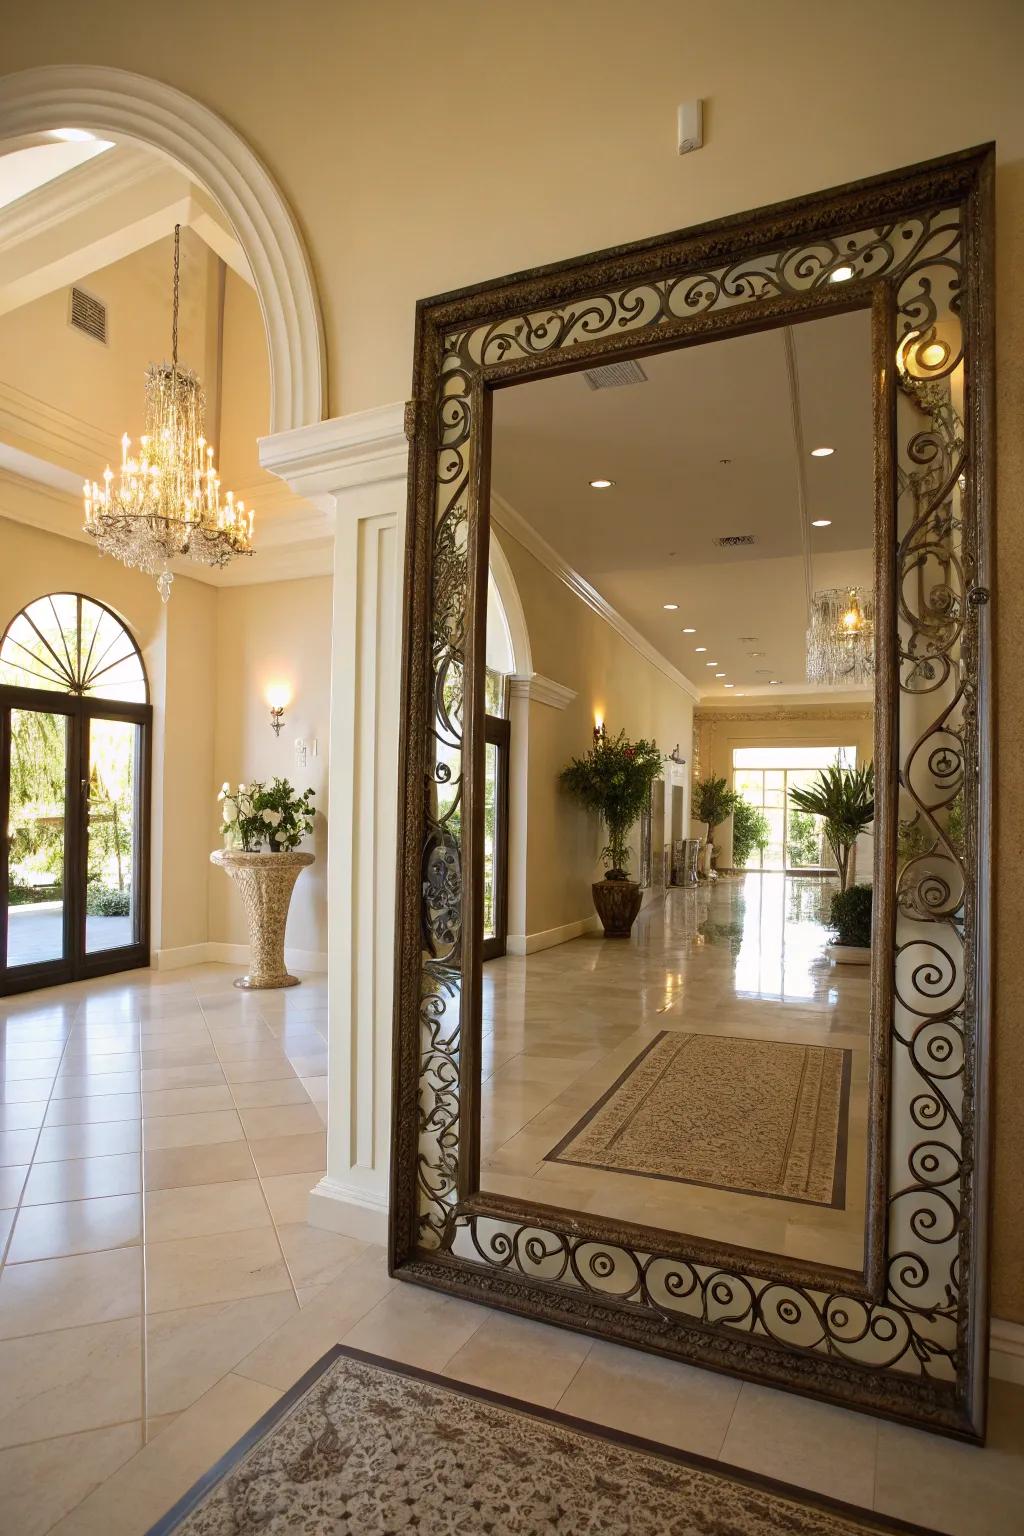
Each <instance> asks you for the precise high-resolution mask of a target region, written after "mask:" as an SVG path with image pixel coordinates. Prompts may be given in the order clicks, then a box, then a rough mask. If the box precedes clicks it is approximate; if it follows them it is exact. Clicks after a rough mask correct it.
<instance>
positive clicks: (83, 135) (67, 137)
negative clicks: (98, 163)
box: [50, 128, 96, 144]
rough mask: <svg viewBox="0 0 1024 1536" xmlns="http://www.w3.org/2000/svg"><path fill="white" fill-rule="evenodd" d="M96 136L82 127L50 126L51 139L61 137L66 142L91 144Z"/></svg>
mask: <svg viewBox="0 0 1024 1536" xmlns="http://www.w3.org/2000/svg"><path fill="white" fill-rule="evenodd" d="M95 137H96V135H95V134H94V133H88V132H87V131H86V129H84V128H51V129H50V138H51V139H63V140H64V142H65V143H66V144H91V143H92V141H93V139H94V138H95Z"/></svg>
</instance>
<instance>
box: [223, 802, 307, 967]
mask: <svg viewBox="0 0 1024 1536" xmlns="http://www.w3.org/2000/svg"><path fill="white" fill-rule="evenodd" d="M313 793H314V791H313V790H311V789H307V790H306V791H305V792H304V793H303V794H301V795H300V794H298V792H297V791H296V790H294V789H293V788H292V786H291V784H289V782H288V780H287V779H274V780H273V781H272V782H271V783H270V784H263V783H253V784H239V785H238V787H237V789H232V788H231V785H230V784H228V783H225V784H222V785H221V788H220V792H219V794H218V796H217V799H218V801H219V802H220V803H221V806H222V808H223V809H222V821H221V833H222V834H223V837H224V847H223V848H218V849H216V850H215V851H214V852H213V853H211V855H210V862H211V863H213V864H217V865H219V866H220V867H221V869H223V870H224V871H225V873H226V874H227V875H228V876H229V877H230V878H231V879H232V880H233V881H234V882H235V884H236V885H237V887H238V891H239V894H240V896H241V898H242V903H243V905H244V907H245V916H246V922H247V924H248V929H249V954H250V960H249V970H248V972H247V974H246V975H245V976H239V977H238V978H237V979H236V981H235V986H236V987H242V988H244V989H246V990H249V989H253V990H259V991H263V990H267V989H270V988H273V987H297V986H298V984H299V978H298V977H297V976H291V975H289V973H288V970H287V968H286V966H285V963H284V935H285V928H286V927H287V923H288V907H289V905H290V903H291V898H292V891H293V889H294V887H295V882H296V880H297V879H298V878H299V875H300V874H301V872H302V870H303V869H304V868H305V867H306V865H308V864H312V863H313V855H312V854H311V853H301V852H299V851H298V845H299V843H300V842H301V841H302V839H303V837H305V836H306V834H307V833H309V832H311V831H312V829H313V817H314V810H313V803H312V802H313ZM264 843H266V844H267V845H268V846H267V848H266V849H264V848H263V844H264Z"/></svg>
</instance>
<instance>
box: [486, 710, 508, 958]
mask: <svg viewBox="0 0 1024 1536" xmlns="http://www.w3.org/2000/svg"><path fill="white" fill-rule="evenodd" d="M510 736H511V725H510V723H509V721H508V720H505V719H503V718H502V717H501V715H485V716H484V741H485V743H486V744H487V746H494V747H497V749H498V788H497V804H496V805H495V808H494V938H493V939H484V940H483V957H484V959H485V960H498V959H500V957H501V956H502V955H503V954H504V953H505V951H506V949H507V947H508V755H509V753H508V749H509V739H510Z"/></svg>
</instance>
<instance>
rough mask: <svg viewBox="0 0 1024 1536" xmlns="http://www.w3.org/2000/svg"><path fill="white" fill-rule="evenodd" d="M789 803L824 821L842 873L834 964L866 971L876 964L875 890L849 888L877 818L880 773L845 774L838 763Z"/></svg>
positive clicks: (793, 793) (835, 906) (870, 768)
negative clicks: (864, 837) (859, 844)
mask: <svg viewBox="0 0 1024 1536" xmlns="http://www.w3.org/2000/svg"><path fill="white" fill-rule="evenodd" d="M789 803H790V805H791V806H794V807H795V808H796V809H797V810H798V811H806V812H809V813H810V814H811V815H813V816H820V817H821V820H822V824H823V828H824V832H825V841H826V842H827V843H828V845H829V847H830V848H831V850H832V854H833V857H834V858H835V861H836V868H837V869H838V870H839V890H838V891H837V892H836V893H835V895H834V896H833V897H832V910H831V923H832V927H833V928H834V929H835V931H836V937H835V939H834V940H833V941H832V944H831V946H830V949H831V954H832V958H833V960H838V961H841V962H844V963H845V964H848V965H867V964H868V963H869V962H870V959H871V901H872V891H871V887H870V885H851V884H850V861H851V859H852V856H853V849H854V844H855V843H856V841H857V838H858V837H859V836H860V834H861V833H862V832H863V831H865V830H866V829H867V828H868V827H869V826H870V825H871V823H872V821H873V820H874V816H875V769H874V764H873V763H867V764H866V765H865V766H864V767H863V768H844V767H843V766H842V765H841V764H840V763H833V764H831V766H830V767H828V768H820V769H819V770H818V778H817V782H816V783H812V784H806V785H803V786H801V787H799V788H798V787H796V786H794V788H792V789H791V790H790V792H789Z"/></svg>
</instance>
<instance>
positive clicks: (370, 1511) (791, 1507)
mask: <svg viewBox="0 0 1024 1536" xmlns="http://www.w3.org/2000/svg"><path fill="white" fill-rule="evenodd" d="M172 1532H173V1533H175V1536H271V1533H273V1536H288V1533H294V1536H400V1533H404V1532H408V1533H420V1536H428V1533H429V1536H439V1533H442V1532H447V1533H452V1536H456V1533H457V1536H475V1533H477V1532H481V1533H487V1536H666V1533H671V1536H897V1533H899V1536H904V1533H913V1536H935V1533H934V1532H922V1528H921V1527H920V1526H910V1525H905V1524H902V1523H900V1522H899V1521H898V1520H887V1519H885V1518H883V1517H881V1516H877V1515H873V1514H871V1513H870V1512H869V1511H867V1510H861V1509H856V1508H854V1507H853V1506H852V1505H849V1504H839V1503H836V1502H833V1501H832V1500H829V1499H826V1498H822V1497H819V1496H817V1495H815V1494H810V1493H805V1492H804V1491H803V1490H802V1489H797V1488H792V1487H790V1486H789V1485H788V1484H785V1483H777V1482H773V1481H771V1480H769V1479H765V1478H760V1477H757V1476H755V1475H753V1474H751V1473H747V1472H743V1471H740V1470H739V1469H738V1468H736V1467H729V1466H725V1465H723V1464H721V1463H718V1462H714V1461H708V1460H707V1459H705V1458H704V1457H699V1456H690V1455H688V1454H686V1453H684V1452H681V1451H674V1450H672V1449H670V1448H669V1447H667V1446H660V1445H653V1444H651V1443H650V1442H649V1441H646V1440H637V1439H634V1438H633V1437H631V1436H623V1435H618V1434H616V1433H615V1432H614V1431H611V1430H605V1429H602V1428H600V1426H597V1425H593V1424H585V1423H583V1422H582V1421H580V1420H578V1419H570V1418H566V1417H565V1416H564V1415H562V1414H558V1413H555V1412H552V1411H551V1410H548V1409H543V1408H535V1407H533V1406H532V1405H531V1404H527V1403H522V1402H519V1401H517V1400H516V1399H514V1398H507V1397H499V1396H497V1395H496V1394H493V1393H490V1392H484V1391H482V1390H480V1389H479V1388H475V1387H467V1386H463V1385H462V1384H461V1383H459V1382H452V1381H446V1380H445V1379H443V1378H442V1377H440V1376H434V1375H432V1374H429V1373H428V1372H425V1371H418V1370H414V1369H412V1368H409V1367H405V1366H401V1365H398V1364H396V1363H395V1362H393V1361H386V1360H379V1359H378V1358H377V1357H376V1356H374V1355H364V1354H362V1353H361V1352H359V1351H358V1350H351V1349H345V1348H343V1347H342V1346H341V1345H339V1346H337V1348H335V1349H333V1350H331V1351H330V1353H329V1354H327V1355H325V1356H324V1357H323V1359H322V1360H320V1361H318V1363H317V1364H316V1365H315V1366H314V1367H313V1369H312V1370H311V1371H309V1372H308V1373H307V1375H306V1376H304V1377H303V1378H302V1380H301V1381H300V1382H298V1383H297V1384H296V1386H294V1387H293V1388H292V1390H291V1391H290V1392H289V1393H287V1394H286V1396H285V1397H284V1398H282V1399H281V1401H280V1402H278V1403H275V1405H274V1407H273V1408H272V1409H271V1410H270V1412H269V1413H268V1414H267V1415H266V1416H265V1417H264V1418H262V1419H261V1420H260V1421H259V1423H258V1424H256V1425H254V1426H253V1428H252V1429H251V1430H250V1431H249V1434H248V1435H246V1436H245V1438H244V1439H243V1440H241V1441H240V1442H239V1444H238V1445H237V1446H235V1448H234V1449H233V1450H232V1451H229V1452H228V1454H227V1456H225V1457H224V1459H223V1461H221V1462H220V1463H218V1465H217V1466H216V1467H214V1468H213V1469H212V1470H211V1471H210V1472H209V1473H208V1474H207V1475H206V1477H205V1478H203V1479H202V1480H201V1481H200V1482H199V1483H197V1484H196V1486H195V1487H194V1488H193V1489H191V1491H190V1492H189V1493H187V1494H186V1495H185V1497H184V1498H183V1499H181V1500H180V1501H179V1503H178V1504H176V1505H175V1506H174V1508H173V1509H172V1510H170V1511H169V1512H168V1513H167V1514H166V1515H165V1516H164V1517H163V1519H162V1520H160V1521H158V1523H157V1524H156V1525H155V1526H154V1527H153V1528H152V1530H151V1531H150V1533H149V1536H171V1533H172Z"/></svg>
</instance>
